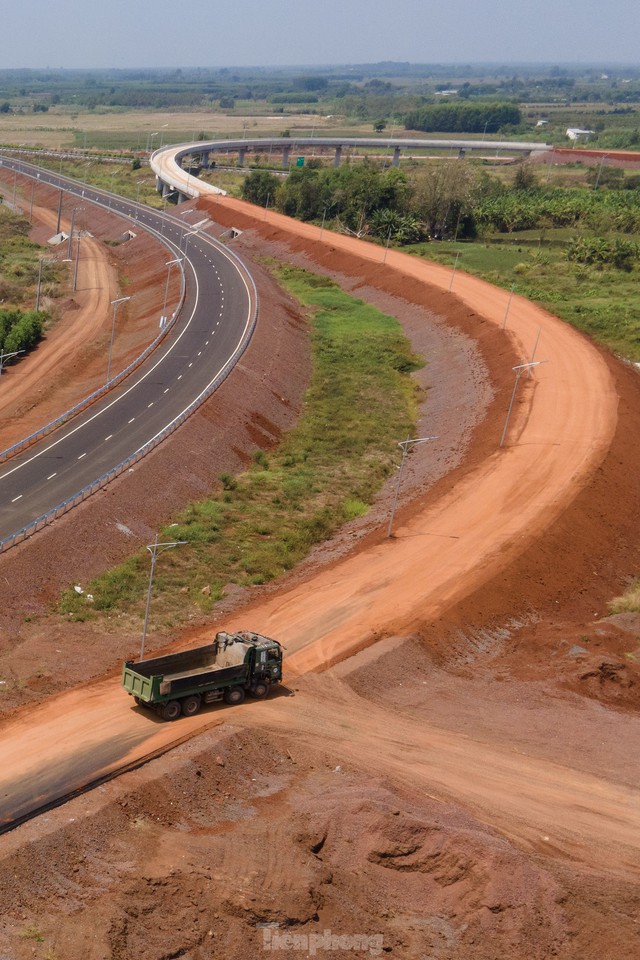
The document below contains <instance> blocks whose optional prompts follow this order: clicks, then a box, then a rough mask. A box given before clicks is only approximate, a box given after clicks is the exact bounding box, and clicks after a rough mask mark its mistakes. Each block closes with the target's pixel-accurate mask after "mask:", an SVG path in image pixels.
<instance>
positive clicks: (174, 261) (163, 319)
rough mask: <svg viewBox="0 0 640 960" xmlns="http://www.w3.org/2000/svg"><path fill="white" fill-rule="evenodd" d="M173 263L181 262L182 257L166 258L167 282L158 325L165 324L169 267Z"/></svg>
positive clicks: (162, 325)
mask: <svg viewBox="0 0 640 960" xmlns="http://www.w3.org/2000/svg"><path fill="white" fill-rule="evenodd" d="M174 263H182V257H176V258H175V259H174V260H168V261H167V264H166V267H167V282H166V284H165V288H164V303H163V305H162V316H161V317H160V326H161V327H164V324H165V320H166V318H165V310H166V309H167V300H168V299H169V278H170V276H171V267H172V265H173V264H174Z"/></svg>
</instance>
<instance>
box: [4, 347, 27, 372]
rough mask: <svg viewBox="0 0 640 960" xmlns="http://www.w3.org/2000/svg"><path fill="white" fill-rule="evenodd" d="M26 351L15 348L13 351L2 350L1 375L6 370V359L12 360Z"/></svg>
mask: <svg viewBox="0 0 640 960" xmlns="http://www.w3.org/2000/svg"><path fill="white" fill-rule="evenodd" d="M24 352H25V351H24V350H14V351H13V352H12V353H5V352H4V350H0V377H1V376H2V371H3V370H4V362H5V360H11V358H12V357H17V356H18V354H19V353H24Z"/></svg>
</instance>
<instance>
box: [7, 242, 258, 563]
mask: <svg viewBox="0 0 640 960" xmlns="http://www.w3.org/2000/svg"><path fill="white" fill-rule="evenodd" d="M227 252H228V253H229V254H230V255H231V256H232V257H233V258H234V259H235V260H236V261H237V262H238V264H239V266H240V267H241V269H242V271H243V272H244V275H245V277H246V278H247V279H248V280H249V283H250V285H251V289H252V291H253V296H254V309H253V317H252V318H251V322H250V324H249V326H248V327H247V330H246V331H245V335H244V337H243V339H242V341H241V343H240V345H239V348H238V349H237V351H236V353H234V355H233V356H232V357H230V358H229V359H228V360H227V362H226V363H225V365H224V367H223V368H222V370H221V371H220V372H219V373H218V374H217V376H216V377H215V378H214V379H213V380H212V381H211V383H210V384H209V386H208V387H207V389H206V390H204V391H203V392H202V393H201V394H200V395H199V396H198V397H196V398H195V400H193V401H192V402H191V403H190V404H189V406H188V407H187V408H186V409H185V410H183V411H182V413H181V414H180V416H178V417H176V418H175V419H174V420H172V421H171V423H169V424H167V426H166V427H164V429H163V430H162V431H161V432H160V433H159V434H157V435H156V436H155V437H153V439H152V440H150V441H149V442H148V443H147V444H145V445H144V446H143V447H140V449H139V450H136V452H135V453H133V454H131V456H129V457H127V458H126V460H123V461H122V462H121V463H119V464H118V465H117V466H115V467H112V469H111V470H109V471H108V472H107V473H105V474H103V475H102V476H101V477H98V479H97V480H94V481H92V483H90V484H89V485H88V486H86V487H83V489H82V490H79V491H78V493H76V494H74V495H73V496H72V497H69V498H67V499H66V500H63V502H62V503H59V504H58V505H57V506H55V507H53V508H52V509H51V510H49V511H47V513H43V514H42V516H40V517H37V518H36V519H35V520H32V521H31V523H29V524H27V526H26V527H22V529H21V530H17V531H16V532H15V533H13V534H11V535H10V536H8V537H4V539H2V540H0V553H4V552H5V551H6V550H9V549H10V548H11V547H15V546H17V544H19V543H22V542H24V541H25V540H27V539H28V538H29V537H31V536H33V535H34V533H37V532H38V531H39V530H42V529H43V528H45V527H47V526H48V525H49V524H51V523H53V521H54V520H57V519H58V518H59V517H62V516H64V514H65V513H68V512H69V511H70V510H73V508H74V507H77V506H78V505H79V504H81V503H83V502H84V501H85V500H88V498H89V497H91V496H93V494H94V493H97V492H98V491H99V490H102V489H103V488H104V487H106V485H107V484H108V483H111V481H112V480H115V479H116V477H119V476H120V474H122V473H124V472H125V470H128V469H129V468H130V467H132V466H133V464H135V463H138V462H139V461H140V460H142V458H143V457H145V456H146V455H147V454H148V453H150V452H151V451H152V450H154V449H155V448H156V447H157V446H158V444H160V443H162V441H163V440H166V438H167V437H168V436H170V434H172V433H173V432H174V430H177V429H178V427H180V426H181V425H182V424H183V423H184V422H185V420H187V419H188V418H189V417H190V416H191V415H192V414H193V413H194V412H195V411H196V410H197V409H198V407H200V406H201V405H202V404H203V403H204V402H205V400H207V399H208V398H209V397H210V396H211V394H212V393H214V392H215V391H216V390H217V389H218V387H219V386H220V384H221V383H223V381H224V380H226V378H227V377H228V376H229V374H230V372H231V370H232V369H233V368H234V366H235V365H236V363H237V362H238V360H239V359H240V357H241V356H242V355H243V354H244V352H245V351H246V349H247V347H248V346H249V343H250V341H251V337H252V336H253V332H254V330H255V327H256V323H257V321H258V290H257V288H256V285H255V282H254V279H253V277H252V276H251V274H250V273H249V271H248V269H247V268H246V266H245V264H244V263H243V262H242V260H241V259H240V257H238V255H237V254H235V253H234V252H233V251H230V250H228V251H227Z"/></svg>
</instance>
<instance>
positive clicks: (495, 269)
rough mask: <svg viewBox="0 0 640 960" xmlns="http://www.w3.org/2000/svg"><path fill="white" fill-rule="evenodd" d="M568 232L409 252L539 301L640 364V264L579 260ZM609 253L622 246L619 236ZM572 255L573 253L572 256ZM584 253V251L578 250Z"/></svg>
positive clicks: (533, 233)
mask: <svg viewBox="0 0 640 960" xmlns="http://www.w3.org/2000/svg"><path fill="white" fill-rule="evenodd" d="M572 237H573V233H572V232H571V231H569V230H567V229H558V230H549V229H538V230H526V231H522V232H521V233H514V234H512V235H511V236H510V237H509V239H508V241H507V240H506V238H505V237H504V236H502V235H501V236H500V237H497V236H495V235H492V236H490V237H487V238H486V239H484V240H483V241H481V242H480V241H474V242H471V241H467V242H465V243H453V242H451V241H449V242H446V241H443V242H442V243H439V244H434V243H429V244H415V245H412V246H409V247H405V248H404V250H405V251H406V252H407V253H413V254H416V255H418V256H422V257H425V258H426V259H428V260H432V261H434V262H435V263H442V264H450V265H452V266H453V264H454V263H455V261H456V257H458V268H459V269H460V270H464V271H465V272H467V273H470V274H473V275H474V276H477V277H481V278H482V279H483V280H488V281H489V282H490V283H493V284H497V285H499V286H502V287H504V288H505V289H506V290H510V289H511V288H512V287H513V289H514V291H515V293H516V294H519V295H520V296H524V297H527V299H529V300H532V301H534V302H536V303H539V304H540V306H542V307H544V308H545V309H546V310H548V311H549V312H550V313H553V314H554V315H555V316H558V317H560V318H561V319H562V320H566V321H567V322H568V323H570V324H572V326H574V327H576V328H577V329H578V330H582V331H583V333H586V334H588V335H589V336H590V337H592V338H593V339H594V340H595V341H597V342H598V343H600V344H602V345H603V346H606V347H608V348H609V349H610V350H613V351H614V352H615V353H617V354H619V355H621V356H623V357H625V358H627V359H629V360H635V361H638V360H640V261H638V260H637V259H635V258H634V259H633V260H632V261H631V262H625V263H624V264H623V265H622V266H616V265H615V263H612V262H610V261H609V262H606V261H605V262H603V261H600V262H579V261H576V260H575V259H573V258H572V256H573V254H572V251H573V250H574V249H575V245H574V244H573V243H572ZM610 241H611V242H610V243H609V244H608V245H607V247H608V249H614V250H615V248H616V244H615V235H612V236H610ZM569 254H572V256H571V257H570V256H569ZM578 254H580V247H579V248H578Z"/></svg>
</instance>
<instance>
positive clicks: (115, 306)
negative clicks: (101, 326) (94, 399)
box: [107, 297, 131, 383]
mask: <svg viewBox="0 0 640 960" xmlns="http://www.w3.org/2000/svg"><path fill="white" fill-rule="evenodd" d="M126 300H131V297H118V299H117V300H112V301H111V305H112V307H113V321H112V323H111V340H110V341H109V359H108V361H107V383H109V382H110V380H111V353H112V350H113V338H114V336H115V332H116V311H117V309H118V304H120V303H124V302H125V301H126Z"/></svg>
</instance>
